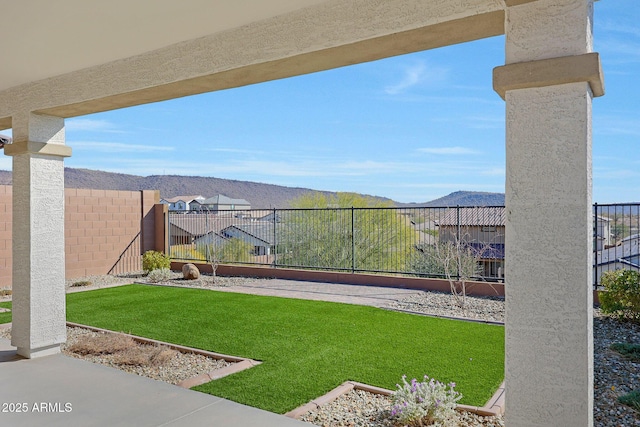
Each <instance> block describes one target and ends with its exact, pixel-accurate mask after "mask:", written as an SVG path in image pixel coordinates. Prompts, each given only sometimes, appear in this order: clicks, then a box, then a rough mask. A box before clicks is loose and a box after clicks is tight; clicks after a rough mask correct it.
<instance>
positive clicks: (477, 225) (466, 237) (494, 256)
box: [437, 206, 505, 278]
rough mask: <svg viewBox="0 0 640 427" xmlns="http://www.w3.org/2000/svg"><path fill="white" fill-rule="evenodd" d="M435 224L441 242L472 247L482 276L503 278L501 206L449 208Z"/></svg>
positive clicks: (503, 214) (503, 218) (502, 220)
mask: <svg viewBox="0 0 640 427" xmlns="http://www.w3.org/2000/svg"><path fill="white" fill-rule="evenodd" d="M437 222H438V226H439V232H438V235H439V241H440V242H450V243H454V244H456V243H459V244H460V245H462V246H465V247H471V248H473V251H474V253H475V255H476V258H477V259H478V262H479V264H480V267H481V274H482V275H483V276H484V277H494V278H502V277H503V276H504V234H505V209H504V206H500V207H473V208H451V209H449V210H447V212H446V213H445V214H444V216H443V217H442V218H441V219H440V221H437Z"/></svg>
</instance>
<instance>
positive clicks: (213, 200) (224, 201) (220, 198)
mask: <svg viewBox="0 0 640 427" xmlns="http://www.w3.org/2000/svg"><path fill="white" fill-rule="evenodd" d="M200 203H201V204H203V205H247V206H249V205H250V203H249V202H247V201H246V200H245V199H232V198H231V197H227V196H225V195H222V194H218V195H217V196H213V197H209V198H208V199H206V200H203V201H202V202H200Z"/></svg>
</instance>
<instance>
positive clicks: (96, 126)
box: [64, 119, 118, 132]
mask: <svg viewBox="0 0 640 427" xmlns="http://www.w3.org/2000/svg"><path fill="white" fill-rule="evenodd" d="M64 127H65V129H66V130H67V131H72V132H73V131H89V132H118V130H116V129H115V126H114V125H113V123H111V122H109V121H108V120H94V119H69V120H65V122H64Z"/></svg>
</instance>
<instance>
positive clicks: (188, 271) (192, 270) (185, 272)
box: [182, 264, 200, 280]
mask: <svg viewBox="0 0 640 427" xmlns="http://www.w3.org/2000/svg"><path fill="white" fill-rule="evenodd" d="M182 277H184V278H185V279H186V280H195V279H198V278H199V277H200V270H198V267H196V266H195V265H194V264H185V265H183V266H182Z"/></svg>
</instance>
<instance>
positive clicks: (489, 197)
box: [0, 168, 504, 209]
mask: <svg viewBox="0 0 640 427" xmlns="http://www.w3.org/2000/svg"><path fill="white" fill-rule="evenodd" d="M64 179H65V187H67V188H92V189H97V190H123V191H136V190H159V191H160V197H164V198H170V197H175V196H190V195H198V194H201V195H203V196H204V197H213V196H215V195H218V194H224V195H225V196H228V197H231V198H234V199H245V200H248V201H249V203H251V207H252V208H257V209H263V208H288V207H290V202H291V200H293V199H295V198H297V197H299V196H300V195H302V194H304V193H307V192H309V191H316V190H312V189H309V188H300V187H284V186H281V185H272V184H262V183H258V182H250V181H236V180H231V179H221V178H211V177H202V176H176V175H152V176H137V175H126V174H121V173H112V172H102V171H94V170H89V169H72V168H65V169H64ZM0 184H4V185H8V184H11V172H10V171H0ZM324 193H325V194H334V193H332V192H329V191H324ZM381 200H387V201H388V200H389V199H383V198H381ZM396 205H397V206H402V207H418V206H426V207H441V206H458V205H459V206H504V194H502V193H482V192H475V191H456V192H455V193H451V194H449V195H448V196H444V197H441V198H439V199H435V200H432V201H430V202H424V203H396Z"/></svg>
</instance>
